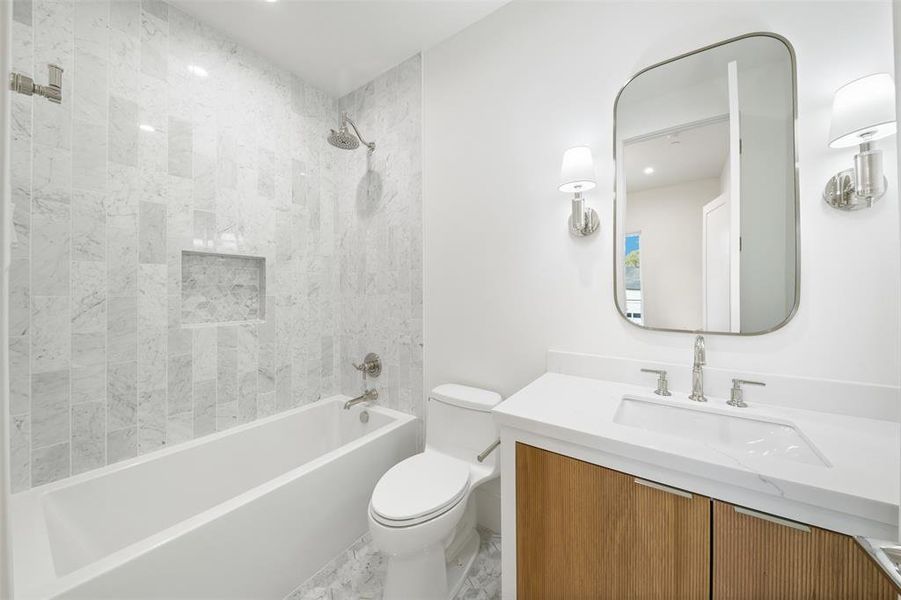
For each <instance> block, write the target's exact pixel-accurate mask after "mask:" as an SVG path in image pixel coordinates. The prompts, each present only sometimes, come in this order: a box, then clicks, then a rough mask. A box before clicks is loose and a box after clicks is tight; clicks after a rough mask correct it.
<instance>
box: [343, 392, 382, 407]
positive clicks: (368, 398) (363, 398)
mask: <svg viewBox="0 0 901 600" xmlns="http://www.w3.org/2000/svg"><path fill="white" fill-rule="evenodd" d="M378 399H379V393H378V391H377V390H376V389H375V388H372V389H368V390H366V391H365V392H363V393H362V394H361V395H359V396H357V397H356V398H351V399H350V400H348V401H347V402H345V403H344V410H350V408H351V407H352V406H356V405H357V404H362V403H363V402H375V401H376V400H378Z"/></svg>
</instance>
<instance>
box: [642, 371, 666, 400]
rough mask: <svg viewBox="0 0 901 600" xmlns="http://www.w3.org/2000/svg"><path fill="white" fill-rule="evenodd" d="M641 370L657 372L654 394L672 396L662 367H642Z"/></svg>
mask: <svg viewBox="0 0 901 600" xmlns="http://www.w3.org/2000/svg"><path fill="white" fill-rule="evenodd" d="M641 372H642V373H656V374H657V389H656V390H654V393H655V394H657V395H658V396H672V394H671V393H670V391H669V382H668V381H667V380H666V371H664V370H662V369H642V370H641Z"/></svg>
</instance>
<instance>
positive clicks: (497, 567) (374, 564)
mask: <svg viewBox="0 0 901 600" xmlns="http://www.w3.org/2000/svg"><path fill="white" fill-rule="evenodd" d="M479 538H480V540H479V553H478V555H477V556H476V560H475V562H474V563H473V565H472V567H471V568H470V569H469V572H468V573H467V574H466V578H465V580H464V581H463V587H462V588H460V591H459V592H458V593H457V595H456V596H455V598H454V600H499V599H500V597H501V536H500V535H498V534H496V533H494V532H493V531H489V530H487V529H481V528H480V529H479ZM386 568H387V561H386V560H385V556H384V555H383V554H382V553H381V552H379V551H378V550H377V549H376V548H375V545H374V544H373V543H372V539H371V538H370V536H369V534H368V533H367V534H366V535H364V536H363V537H361V538H360V539H359V540H357V541H356V542H354V543H353V544H352V545H351V547H350V548H348V549H347V550H345V551H344V552H343V553H342V554H340V555H338V556H336V557H335V558H333V559H332V560H331V561H329V563H328V564H327V565H325V566H324V567H323V568H322V569H320V570H319V572H318V573H316V574H315V575H313V576H312V577H311V578H310V579H308V580H307V581H305V582H304V583H303V584H302V585H301V586H300V587H298V588H297V589H296V590H294V591H293V592H291V593H290V594H288V596H286V597H285V600H363V599H366V600H378V599H380V598H381V597H382V585H383V583H384V580H385V569H386Z"/></svg>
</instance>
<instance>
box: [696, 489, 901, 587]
mask: <svg viewBox="0 0 901 600" xmlns="http://www.w3.org/2000/svg"><path fill="white" fill-rule="evenodd" d="M713 511H714V512H713V531H714V540H713V598H714V600H895V599H896V598H897V593H896V590H895V589H894V588H893V587H892V585H891V584H890V583H889V580H888V578H887V577H885V575H884V574H883V573H882V572H881V571H880V570H879V568H878V567H877V566H876V565H875V564H874V563H873V561H872V560H871V559H870V557H869V556H868V555H867V554H866V552H865V551H864V550H863V549H862V548H860V547H859V546H858V545H857V542H855V541H854V539H852V538H850V537H848V536H846V535H842V534H840V533H835V532H833V531H827V530H825V529H818V528H816V527H807V526H804V525H801V524H798V523H792V522H790V521H785V520H782V519H778V518H775V519H774V518H772V517H769V516H767V515H762V514H760V513H754V512H753V511H748V510H746V509H743V508H741V507H736V506H734V505H732V504H727V503H725V502H719V501H715V502H714V509H713Z"/></svg>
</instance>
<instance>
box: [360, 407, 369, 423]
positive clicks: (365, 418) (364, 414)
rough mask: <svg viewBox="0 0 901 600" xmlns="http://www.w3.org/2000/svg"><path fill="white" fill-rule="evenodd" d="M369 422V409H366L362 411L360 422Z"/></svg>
mask: <svg viewBox="0 0 901 600" xmlns="http://www.w3.org/2000/svg"><path fill="white" fill-rule="evenodd" d="M368 422H369V411H368V410H364V411H360V423H368Z"/></svg>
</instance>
